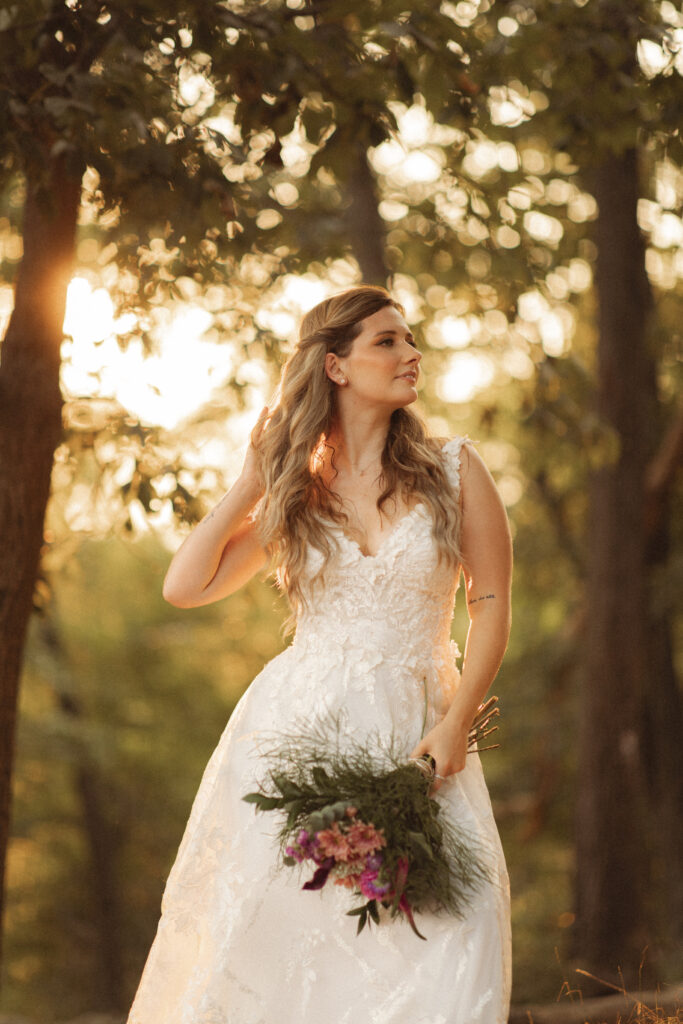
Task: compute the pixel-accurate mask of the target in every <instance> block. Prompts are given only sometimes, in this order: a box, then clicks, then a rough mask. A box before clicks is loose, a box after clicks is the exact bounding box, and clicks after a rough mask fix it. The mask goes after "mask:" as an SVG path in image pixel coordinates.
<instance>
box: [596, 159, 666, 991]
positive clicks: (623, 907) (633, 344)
mask: <svg viewBox="0 0 683 1024" xmlns="http://www.w3.org/2000/svg"><path fill="white" fill-rule="evenodd" d="M594 193H595V197H596V199H597V202H598V207H599V214H598V220H597V225H596V241H597V245H598V256H597V268H596V287H597V294H598V305H599V314H598V316H599V340H598V352H597V407H598V414H599V416H600V419H601V421H602V423H603V425H604V426H605V428H606V429H608V430H609V431H611V432H612V434H613V437H614V439H615V441H616V444H617V446H618V450H617V452H616V453H615V457H614V459H613V460H608V461H607V462H606V463H605V464H604V465H603V466H602V468H600V469H599V470H598V471H597V472H596V473H595V474H594V477H593V480H592V485H591V492H590V509H589V515H588V522H589V524H590V526H589V544H588V553H589V562H588V573H587V615H586V628H585V635H584V651H583V680H582V695H581V712H580V729H579V792H578V801H577V877H576V886H577V892H576V898H577V924H576V933H577V934H576V938H577V949H576V952H577V954H578V956H579V957H580V958H581V961H582V964H583V966H585V967H586V968H587V969H588V970H589V971H591V972H593V973H595V974H600V975H602V976H603V977H604V978H606V979H608V980H616V981H617V982H618V981H619V978H618V977H617V971H618V969H621V971H622V972H623V977H624V980H625V983H626V985H627V986H628V985H632V984H633V983H634V982H636V983H637V981H638V968H639V964H640V961H641V958H642V955H643V953H644V950H645V947H646V946H648V945H649V944H650V945H651V943H652V940H653V938H654V936H653V934H652V930H651V927H650V920H649V915H648V909H647V907H648V890H649V887H650V884H651V880H650V877H649V872H648V866H649V855H648V846H649V842H650V836H649V829H648V824H649V814H648V806H647V795H646V771H645V751H644V749H643V742H642V740H643V720H642V710H643V699H644V696H645V695H646V694H647V692H648V690H651V689H653V688H655V687H657V686H658V683H659V681H658V680H657V679H656V678H655V677H654V676H653V675H652V673H651V671H650V666H649V663H648V644H649V642H650V636H649V630H648V622H649V617H650V616H649V607H648V597H649V595H648V566H647V553H646V537H645V529H644V522H643V508H644V501H645V471H646V467H647V463H648V459H649V457H650V455H651V452H652V432H653V428H654V425H655V413H656V407H655V383H654V380H655V378H654V372H655V365H654V358H653V353H652V352H651V351H650V349H649V344H648V332H647V324H648V315H649V311H650V308H651V296H650V290H649V283H648V280H647V276H646V273H645V265H644V245H643V241H642V238H641V236H640V232H639V229H638V225H637V222H636V203H637V200H638V196H639V194H640V193H639V188H638V166H637V153H636V151H635V150H628V151H626V152H625V153H623V154H621V155H618V156H610V157H608V158H607V159H606V160H605V161H604V163H602V165H601V166H600V167H599V168H598V169H597V171H596V174H595V182H594Z"/></svg>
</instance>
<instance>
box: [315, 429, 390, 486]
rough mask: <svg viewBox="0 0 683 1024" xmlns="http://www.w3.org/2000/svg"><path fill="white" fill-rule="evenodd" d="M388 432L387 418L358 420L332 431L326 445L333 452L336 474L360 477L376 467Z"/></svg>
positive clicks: (380, 459) (379, 462)
mask: <svg viewBox="0 0 683 1024" xmlns="http://www.w3.org/2000/svg"><path fill="white" fill-rule="evenodd" d="M388 432H389V417H386V416H382V417H381V418H380V417H379V416H376V417H373V418H372V419H371V418H369V417H367V418H363V417H362V418H358V419H357V420H355V421H354V422H346V423H337V424H335V425H334V426H333V427H332V430H331V431H330V434H329V436H328V437H327V444H328V445H329V446H331V447H332V448H333V449H334V464H335V468H336V469H337V471H340V472H345V473H348V474H351V475H353V476H362V475H363V474H364V473H365V472H366V470H367V469H368V468H369V467H370V466H374V465H377V466H379V465H380V464H381V461H382V452H383V451H384V445H385V443H386V439H387V434H388Z"/></svg>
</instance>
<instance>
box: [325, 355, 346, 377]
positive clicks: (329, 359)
mask: <svg viewBox="0 0 683 1024" xmlns="http://www.w3.org/2000/svg"><path fill="white" fill-rule="evenodd" d="M325 373H326V374H327V376H328V377H329V379H330V380H331V381H332V382H333V383H334V384H341V383H342V381H344V380H345V374H344V371H343V370H342V368H341V366H340V364H339V357H338V356H337V355H336V354H335V353H334V352H328V353H327V354H326V356H325Z"/></svg>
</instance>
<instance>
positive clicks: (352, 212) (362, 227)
mask: <svg viewBox="0 0 683 1024" xmlns="http://www.w3.org/2000/svg"><path fill="white" fill-rule="evenodd" d="M350 158H351V160H352V161H353V164H352V169H351V173H350V175H349V183H348V195H349V199H350V203H349V207H348V210H347V213H346V223H347V228H348V233H349V238H350V241H351V249H352V251H353V255H354V256H355V257H356V259H357V260H358V265H359V266H360V271H361V274H362V275H363V282H364V283H365V284H379V285H382V286H383V287H386V285H387V281H388V279H389V268H388V267H387V263H386V258H385V246H384V243H385V228H384V221H383V220H382V218H381V217H380V214H379V210H378V204H379V197H378V195H377V185H376V182H375V176H374V174H373V173H372V168H371V167H370V164H369V163H368V154H367V150H366V148H365V145H364V144H363V143H362V142H357V143H355V144H354V147H353V151H352V153H351V154H350Z"/></svg>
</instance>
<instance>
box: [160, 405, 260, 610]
mask: <svg viewBox="0 0 683 1024" xmlns="http://www.w3.org/2000/svg"><path fill="white" fill-rule="evenodd" d="M267 414H268V410H267V408H266V409H264V410H263V411H262V413H261V415H260V417H259V419H258V422H257V424H256V426H255V427H254V430H253V432H252V436H251V442H250V444H249V448H248V451H247V455H246V458H245V460H244V466H243V468H242V472H241V473H240V475H239V477H238V479H237V481H236V482H235V483H234V485H233V486H232V487H231V488H230V490H229V491H228V492H227V494H225V495H224V497H223V498H221V500H220V501H219V502H218V504H217V505H216V507H215V508H214V509H212V511H211V512H209V513H208V515H206V516H204V518H203V519H202V521H201V522H200V523H199V524H198V525H197V526H196V527H195V529H194V530H193V531H192V533H191V534H190V535H189V537H187V538H186V539H185V540H184V541H183V543H182V545H181V546H180V548H179V549H178V551H177V552H176V553H175V555H174V556H173V560H172V562H171V564H170V566H169V568H168V572H167V573H166V579H165V580H164V588H163V594H164V597H165V599H166V600H167V601H168V602H170V604H174V605H176V606H177V607H178V608H196V607H199V605H203V604H210V603H211V602H212V601H219V600H220V599H221V598H222V597H227V596H228V595H229V594H233V593H234V592H235V591H236V590H239V588H240V587H241V586H243V585H244V584H245V583H246V582H247V581H248V580H250V579H251V577H252V576H253V575H254V574H255V573H257V572H258V570H259V569H260V568H261V567H262V566H263V565H264V564H265V561H266V553H265V551H264V550H263V548H262V547H261V544H260V543H259V539H258V534H257V530H256V526H255V524H254V523H253V522H252V521H251V520H250V519H249V518H248V516H249V513H250V512H251V511H252V509H253V508H254V506H255V505H256V503H257V501H258V500H259V498H260V497H261V494H262V492H263V487H262V484H261V481H260V477H259V473H258V468H257V460H256V454H255V450H254V444H255V442H256V441H257V440H258V437H259V436H260V433H261V430H262V429H263V425H264V423H265V420H266V417H267Z"/></svg>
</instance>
